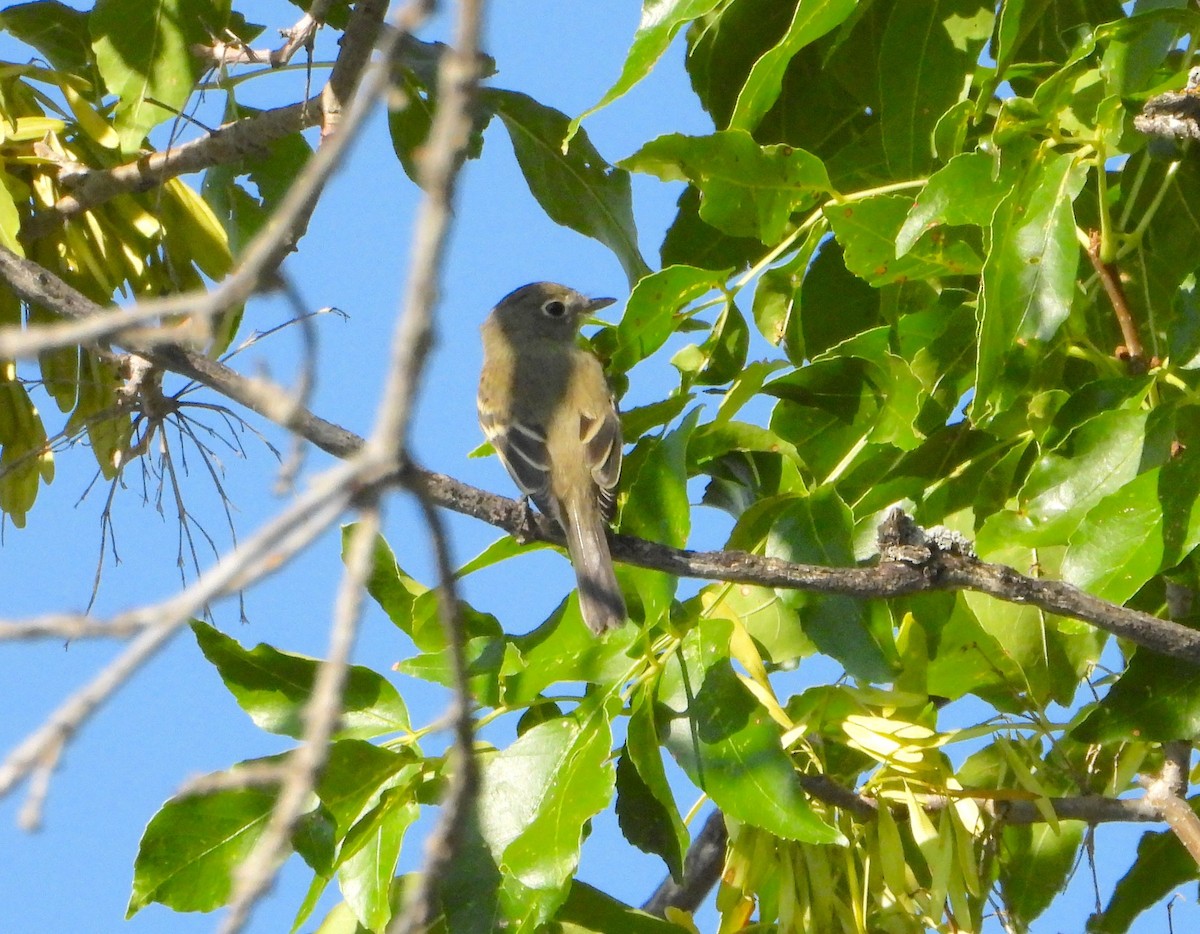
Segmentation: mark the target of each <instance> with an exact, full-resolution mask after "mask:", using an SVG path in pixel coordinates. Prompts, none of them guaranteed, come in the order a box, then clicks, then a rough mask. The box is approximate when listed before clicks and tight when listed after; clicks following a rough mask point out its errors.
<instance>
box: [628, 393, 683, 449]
mask: <svg viewBox="0 0 1200 934" xmlns="http://www.w3.org/2000/svg"><path fill="white" fill-rule="evenodd" d="M695 398H696V397H695V396H694V395H693V394H692V393H680V394H679V395H675V396H668V397H667V398H666V399H663V400H662V401H661V402H651V403H648V404H647V405H640V406H638V407H637V408H634V409H629V410H628V411H625V412H622V413H621V437H623V438H624V439H625V441H626V442H630V441H637V440H638V439H640V438H641V437H642V435H644V434H646V433H647V432H648V431H650V429H652V428H658V427H659V426H660V425H666V424H668V423H669V422H672V421H674V420H675V419H676V418H677V417H678V416H679V414H680V413H681V412H682V411H683V410H684V409H686V408H687V407H688V405H689V404H691V402H692V400H694V399H695Z"/></svg>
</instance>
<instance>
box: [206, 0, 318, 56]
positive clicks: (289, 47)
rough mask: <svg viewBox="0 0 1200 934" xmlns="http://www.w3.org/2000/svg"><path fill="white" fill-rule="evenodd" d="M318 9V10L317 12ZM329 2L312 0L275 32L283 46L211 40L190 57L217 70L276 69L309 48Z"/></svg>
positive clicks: (236, 40) (237, 40) (238, 40)
mask: <svg viewBox="0 0 1200 934" xmlns="http://www.w3.org/2000/svg"><path fill="white" fill-rule="evenodd" d="M318 7H320V9H318ZM328 7H329V3H328V2H327V0H316V2H314V3H313V4H311V5H310V6H309V9H308V12H307V13H305V14H304V15H303V16H301V17H300V19H298V20H297V21H296V24H295V25H294V26H292V27H291V28H289V29H281V30H279V34H280V35H281V36H282V37H283V38H284V43H283V45H281V46H279V47H278V48H274V49H252V48H250V47H249V46H247V45H245V43H243V42H242V41H241V40H240V39H237V38H236V37H235V39H234V41H233V42H222V41H220V40H218V41H214V42H213V43H212V44H211V45H193V46H192V54H193V55H195V56H196V58H198V59H200V61H202V62H204V63H206V64H208V65H211V66H214V67H219V66H222V65H270V66H271V67H272V68H278V67H279V66H281V65H286V64H287V63H288V62H290V61H291V60H292V56H294V55H295V54H296V53H297V52H299V51H300V50H301V49H303V48H311V46H312V41H313V37H314V36H316V34H317V30H318V29H320V28H321V25H322V23H323V22H324V20H325V13H326V12H327V10H328Z"/></svg>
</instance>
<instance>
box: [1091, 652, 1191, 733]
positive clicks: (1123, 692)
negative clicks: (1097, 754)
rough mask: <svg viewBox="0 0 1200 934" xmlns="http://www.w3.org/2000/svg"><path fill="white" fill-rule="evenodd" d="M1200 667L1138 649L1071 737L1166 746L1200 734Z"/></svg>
mask: <svg viewBox="0 0 1200 934" xmlns="http://www.w3.org/2000/svg"><path fill="white" fill-rule="evenodd" d="M1198 675H1200V668H1197V667H1196V666H1195V665H1193V664H1191V663H1190V662H1185V661H1183V660H1181V659H1175V658H1167V657H1166V656H1163V655H1157V654H1155V653H1154V652H1151V651H1149V650H1147V649H1138V650H1137V652H1135V653H1134V655H1133V658H1131V659H1130V660H1129V666H1128V667H1127V668H1126V669H1125V672H1124V674H1122V675H1121V677H1120V679H1119V680H1118V681H1117V683H1116V684H1114V685H1113V686H1112V689H1111V690H1110V691H1109V692H1108V694H1106V695H1105V696H1104V699H1103V700H1102V701H1101V702H1100V704H1099V705H1098V706H1097V707H1096V708H1095V709H1094V710H1092V711H1091V713H1089V714H1088V715H1087V717H1086V718H1085V719H1084V721H1083V722H1082V723H1080V724H1079V725H1078V726H1077V727H1075V729H1074V730H1072V731H1071V736H1072V737H1073V738H1075V739H1078V740H1080V741H1081V742H1085V743H1109V742H1120V741H1123V740H1126V739H1128V738H1129V737H1130V736H1136V737H1138V739H1139V740H1141V741H1143V742H1169V741H1171V740H1176V739H1191V738H1192V737H1194V736H1197V735H1200V677H1198Z"/></svg>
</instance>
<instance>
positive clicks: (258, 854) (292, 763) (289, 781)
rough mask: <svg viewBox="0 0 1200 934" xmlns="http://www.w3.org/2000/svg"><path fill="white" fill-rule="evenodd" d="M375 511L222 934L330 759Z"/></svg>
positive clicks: (237, 923) (236, 922)
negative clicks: (297, 739) (296, 743)
mask: <svg viewBox="0 0 1200 934" xmlns="http://www.w3.org/2000/svg"><path fill="white" fill-rule="evenodd" d="M379 526H380V521H379V511H378V509H377V508H368V509H365V510H363V512H362V513H361V515H360V517H359V521H358V523H357V525H356V526H355V529H354V533H353V535H352V536H351V538H350V544H349V548H348V550H347V555H346V570H345V572H344V573H343V574H342V582H341V585H340V586H339V588H338V594H337V600H336V605H335V608H334V618H333V627H332V630H331V632H330V638H329V651H328V654H327V656H326V658H325V660H324V661H322V662H321V665H320V667H319V668H318V669H317V676H316V679H315V681H314V683H313V689H312V696H311V697H310V698H309V700H308V703H307V704H305V706H304V737H303V741H302V742H301V744H300V747H299V748H298V749H296V750H295V751H294V752H292V753H291V755H289V756H288V758H287V765H286V768H285V770H284V779H283V784H282V786H281V788H280V790H279V797H278V799H277V800H276V802H275V806H274V808H273V809H272V810H271V818H270V820H269V821H268V822H267V827H266V829H265V830H264V831H263V835H262V836H261V837H260V838H259V840H258V842H257V843H256V844H255V846H254V849H253V850H251V852H250V854H249V856H247V857H246V859H245V860H243V861H242V863H241V864H239V866H238V867H237V870H236V872H235V874H234V891H233V896H232V898H231V899H230V904H229V911H228V913H227V914H226V916H225V918H224V921H223V922H222V924H221V926H220V931H221V932H222V934H237V932H239V931H241V930H242V929H243V928H244V927H245V925H246V923H247V922H248V921H249V920H250V915H251V912H252V911H253V908H254V906H255V905H256V904H257V903H258V901H259V899H261V898H262V897H263V895H265V894H266V893H267V891H268V890H269V889H270V887H271V885H272V884H273V882H274V879H275V874H276V873H277V872H278V870H279V866H280V864H281V863H282V862H283V859H284V858H285V857H286V856H287V854H288V850H289V841H290V840H291V835H292V830H293V829H294V828H295V826H296V821H297V820H299V819H300V816H301V815H302V814H303V813H304V811H305V809H306V808H307V806H308V802H309V797H310V796H311V794H312V790H313V787H314V786H315V784H316V781H317V775H318V773H319V772H320V770H321V769H322V768H323V767H324V765H325V760H326V758H327V757H328V754H329V740H330V737H332V736H333V731H334V729H335V728H336V726H337V722H338V719H339V718H340V717H341V714H342V690H343V688H344V685H345V681H346V671H347V669H348V666H349V664H350V653H351V650H352V649H353V647H354V639H355V636H356V635H357V633H358V624H359V620H360V619H361V617H362V603H363V593H364V591H365V588H366V583H367V579H368V578H369V577H370V575H371V569H372V566H373V562H374V556H375V537H376V535H378V533H379Z"/></svg>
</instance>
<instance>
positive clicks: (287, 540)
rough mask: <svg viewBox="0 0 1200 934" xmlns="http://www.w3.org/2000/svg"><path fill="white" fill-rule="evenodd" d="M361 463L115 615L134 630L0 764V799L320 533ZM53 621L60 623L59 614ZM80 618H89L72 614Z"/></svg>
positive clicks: (341, 504) (335, 471)
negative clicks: (147, 600)
mask: <svg viewBox="0 0 1200 934" xmlns="http://www.w3.org/2000/svg"><path fill="white" fill-rule="evenodd" d="M361 470H362V464H361V462H360V461H351V462H349V463H345V464H339V465H338V466H337V467H334V468H332V469H330V470H329V471H327V472H326V473H325V474H324V475H323V476H322V477H319V478H318V479H317V481H316V482H315V483H314V484H313V486H312V487H311V488H310V489H309V490H308V491H307V492H305V493H303V494H301V495H300V496H298V497H296V499H295V500H294V501H293V502H292V504H291V505H290V506H289V507H288V508H287V509H286V510H284V512H282V513H281V514H280V515H279V516H277V517H276V518H275V519H273V520H271V521H270V522H269V523H267V524H266V525H265V526H263V527H262V528H261V529H260V530H259V531H258V532H256V533H255V534H254V535H252V536H251V537H249V538H248V539H246V540H245V541H244V542H243V543H242V544H240V545H239V546H237V548H235V549H234V550H233V551H232V552H230V553H229V554H227V555H226V556H225V557H224V558H222V560H221V561H219V562H218V563H217V564H216V565H214V566H213V567H211V568H210V569H209V570H207V571H205V572H204V573H203V574H202V575H200V577H199V578H198V579H197V580H196V581H195V582H194V583H193V584H192V585H191V586H189V587H187V588H186V589H184V590H183V591H182V592H181V593H179V594H177V595H176V596H174V597H172V598H170V599H169V600H165V601H163V602H162V603H158V604H154V605H151V606H147V607H142V608H140V609H137V610H133V611H131V612H129V613H125V614H122V615H120V616H118V617H117V618H116V619H114V620H113V622H112V623H111V625H114V626H130V627H136V628H138V629H140V630H141V631H140V632H139V634H138V635H137V637H136V638H135V639H134V641H133V642H132V643H131V644H130V645H129V647H128V648H126V649H125V651H124V652H123V653H121V655H119V656H118V657H117V658H116V660H115V661H113V662H112V663H110V664H109V665H108V666H106V667H105V668H104V669H103V670H101V672H100V673H99V674H98V675H97V676H96V677H95V678H94V679H93V680H92V681H91V683H89V684H88V685H86V686H85V687H83V688H81V689H80V690H79V691H77V692H76V693H75V694H73V695H72V696H71V697H69V698H68V699H67V700H66V701H64V702H63V703H62V704H61V705H60V706H59V708H58V709H57V710H56V711H55V712H54V713H53V714H51V715H50V717H49V718H48V719H47V720H46V722H45V723H43V724H42V726H41V727H39V728H38V729H37V730H35V731H34V732H33V733H31V734H30V735H29V736H27V737H26V738H25V740H24V741H22V742H21V743H20V744H19V745H18V746H17V747H16V748H15V749H13V750H12V751H11V752H9V754H8V756H6V757H5V759H4V761H3V762H0V797H3V796H4V795H6V794H7V793H8V792H9V791H11V790H12V788H13V786H14V785H15V784H16V783H17V782H19V781H20V780H21V779H23V778H24V777H25V776H27V775H28V774H29V773H30V772H31V771H33V770H34V769H36V768H37V767H38V764H39V763H40V762H41V761H43V757H44V756H45V755H46V752H47V750H49V749H51V748H53V746H54V745H55V744H57V743H63V742H66V741H67V740H69V739H70V738H71V737H72V736H73V735H74V733H75V731H76V730H77V729H78V728H79V727H80V725H81V724H82V723H83V722H84V721H86V720H87V719H88V718H89V717H91V715H92V714H93V713H95V712H96V710H97V708H99V706H100V705H101V704H102V703H103V702H104V701H106V700H107V699H108V698H109V697H110V696H111V695H112V694H113V692H114V691H116V690H117V689H118V688H119V687H121V686H122V685H123V684H124V683H125V682H126V681H127V680H128V679H129V678H130V677H131V676H132V675H133V674H134V672H136V671H137V670H138V669H139V668H140V667H141V666H142V664H144V663H145V662H146V661H148V660H149V659H150V658H152V657H153V656H154V655H155V654H156V653H157V652H158V650H159V649H161V648H162V647H163V645H165V644H166V642H167V641H168V640H169V639H170V638H171V637H172V636H173V635H175V633H176V632H178V631H179V629H180V627H181V625H182V624H183V623H184V622H185V621H186V620H188V619H190V618H191V617H192V616H193V615H194V614H195V613H196V612H197V611H198V610H199V609H200V608H202V607H204V606H207V605H208V604H209V603H211V602H212V601H213V600H215V599H216V598H217V597H219V596H222V595H224V594H228V593H233V592H235V591H237V590H239V589H241V588H243V587H245V586H247V585H248V584H249V583H251V582H253V581H256V580H259V579H261V578H263V577H265V576H267V575H268V574H270V573H273V572H274V571H276V570H278V569H279V568H280V567H282V566H284V565H285V564H286V562H287V560H288V559H289V558H290V557H291V556H292V555H294V554H295V553H296V552H297V551H299V550H300V549H301V548H303V547H305V546H306V545H307V544H308V543H309V542H311V541H312V540H313V539H314V538H316V537H317V536H318V535H320V534H321V532H323V531H324V530H325V529H326V528H328V527H329V525H330V524H332V523H333V522H334V521H336V519H337V518H338V516H340V515H341V514H342V513H343V512H344V511H345V509H346V507H347V506H348V505H349V504H350V502H351V499H352V497H353V495H354V492H355V490H356V489H357V485H358V484H357V477H358V474H359V472H360V471H361ZM52 619H53V620H54V621H56V622H58V623H60V624H61V623H62V622H63V621H64V614H56V615H55V616H54V617H52ZM77 620H78V622H79V624H80V625H81V626H82V625H85V624H87V623H91V622H93V621H91V620H88V619H87V618H86V617H82V616H81V617H78V618H77Z"/></svg>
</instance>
